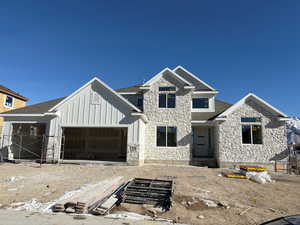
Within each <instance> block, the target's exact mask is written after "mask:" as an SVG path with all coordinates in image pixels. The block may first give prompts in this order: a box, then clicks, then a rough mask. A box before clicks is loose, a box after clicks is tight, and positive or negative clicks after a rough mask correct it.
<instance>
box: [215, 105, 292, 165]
mask: <svg viewBox="0 0 300 225" xmlns="http://www.w3.org/2000/svg"><path fill="white" fill-rule="evenodd" d="M241 117H261V119H262V136H263V144H242V124H241ZM277 118H278V117H277V116H275V115H273V114H272V113H270V112H268V111H267V110H266V109H265V108H263V107H261V106H260V105H258V104H257V103H255V102H254V101H253V100H247V101H246V102H245V103H244V104H243V105H242V106H240V107H239V108H238V109H236V110H235V111H234V112H233V113H231V114H230V115H228V116H227V120H226V121H225V122H222V123H220V124H219V126H218V143H217V145H218V148H217V149H218V152H217V156H218V161H219V162H220V163H221V164H222V163H226V162H247V163H272V162H274V160H275V159H276V160H285V155H286V151H287V136H286V131H285V123H284V122H279V121H278V120H277Z"/></svg>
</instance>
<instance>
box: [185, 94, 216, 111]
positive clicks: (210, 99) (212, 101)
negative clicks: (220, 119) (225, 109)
mask: <svg viewBox="0 0 300 225" xmlns="http://www.w3.org/2000/svg"><path fill="white" fill-rule="evenodd" d="M194 98H196V99H197V98H208V108H193V99H194ZM191 111H192V112H214V111H215V94H193V95H192V98H191Z"/></svg>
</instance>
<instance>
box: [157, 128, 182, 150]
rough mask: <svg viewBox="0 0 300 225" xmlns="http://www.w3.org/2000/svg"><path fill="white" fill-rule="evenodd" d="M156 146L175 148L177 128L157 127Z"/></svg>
mask: <svg viewBox="0 0 300 225" xmlns="http://www.w3.org/2000/svg"><path fill="white" fill-rule="evenodd" d="M156 145H157V146H158V147H176V145H177V128H176V127H165V126H163V127H157V131H156Z"/></svg>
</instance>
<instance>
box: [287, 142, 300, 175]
mask: <svg viewBox="0 0 300 225" xmlns="http://www.w3.org/2000/svg"><path fill="white" fill-rule="evenodd" d="M288 173H289V174H292V173H294V174H297V175H300V145H290V146H289V159H288Z"/></svg>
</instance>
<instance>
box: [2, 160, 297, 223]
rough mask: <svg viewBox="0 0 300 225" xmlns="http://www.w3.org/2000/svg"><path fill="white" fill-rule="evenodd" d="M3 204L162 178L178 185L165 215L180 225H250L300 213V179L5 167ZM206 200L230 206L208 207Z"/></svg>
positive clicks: (152, 168)
mask: <svg viewBox="0 0 300 225" xmlns="http://www.w3.org/2000/svg"><path fill="white" fill-rule="evenodd" d="M0 171H1V173H0V204H1V205H2V206H1V207H2V208H5V207H7V206H8V205H10V204H11V203H16V202H23V201H29V200H31V199H33V198H35V199H38V200H39V201H41V202H49V201H52V200H54V199H57V198H59V197H60V196H61V195H63V194H64V192H66V191H71V190H74V189H78V188H80V187H81V186H82V185H84V184H92V183H97V182H99V181H101V180H103V179H106V178H110V177H113V176H123V177H124V179H125V180H128V179H131V178H133V177H143V178H160V179H170V178H173V179H174V181H175V192H174V196H173V206H172V208H171V210H170V211H168V212H166V213H163V214H158V216H159V217H163V218H169V219H174V220H175V221H176V222H178V223H185V224H206V225H210V224H211V225H216V224H220V225H227V224H228V225H237V224H239V225H247V224H260V223H262V222H264V221H267V220H270V219H273V218H277V217H280V216H284V215H290V214H297V213H298V214H299V213H300V201H299V199H300V191H299V189H300V176H295V175H286V174H273V173H271V176H272V178H273V180H275V182H274V183H268V184H257V183H254V182H253V181H250V180H242V179H230V178H225V177H221V176H218V175H219V174H220V173H221V172H222V170H221V169H208V168H200V167H192V166H162V165H147V166H143V167H129V166H128V167H127V166H103V165H48V164H47V165H43V166H42V168H40V167H39V164H35V163H26V164H0ZM202 199H207V200H213V201H217V202H221V203H223V204H224V205H228V206H229V207H219V206H218V207H211V208H210V207H207V206H206V205H204V204H203V202H202ZM121 210H122V211H124V210H125V211H126V210H128V211H133V210H134V211H135V212H137V213H141V214H143V213H145V214H148V215H149V213H147V212H146V209H144V208H143V207H141V206H137V205H129V204H121V206H119V207H118V208H115V210H114V211H121Z"/></svg>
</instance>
